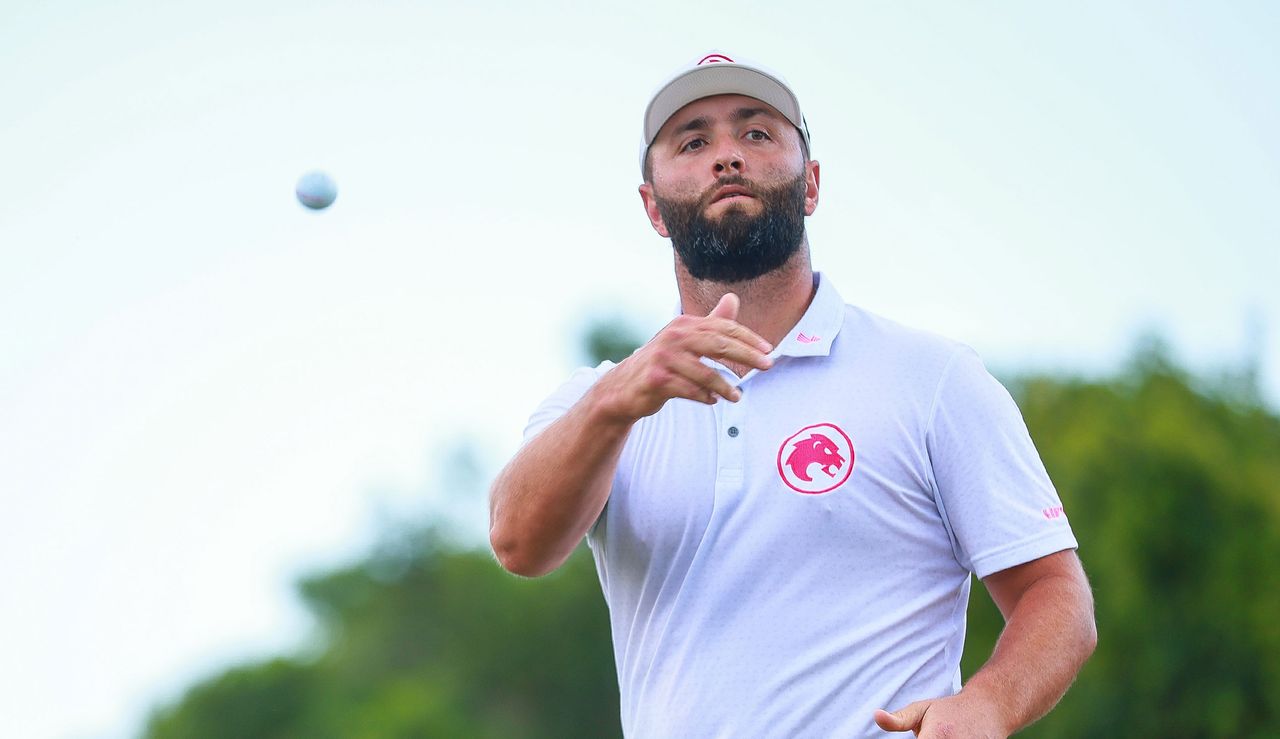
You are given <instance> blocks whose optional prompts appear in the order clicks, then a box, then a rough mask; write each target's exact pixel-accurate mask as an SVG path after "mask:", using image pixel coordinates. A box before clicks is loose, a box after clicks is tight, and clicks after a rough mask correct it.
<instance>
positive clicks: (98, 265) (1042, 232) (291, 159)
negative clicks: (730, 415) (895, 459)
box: [0, 0, 1280, 739]
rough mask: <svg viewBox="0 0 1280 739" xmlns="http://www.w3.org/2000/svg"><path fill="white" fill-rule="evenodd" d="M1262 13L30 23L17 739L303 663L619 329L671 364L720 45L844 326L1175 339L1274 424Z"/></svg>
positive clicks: (1276, 392) (1269, 98) (4, 219)
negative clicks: (319, 574)
mask: <svg viewBox="0 0 1280 739" xmlns="http://www.w3.org/2000/svg"><path fill="white" fill-rule="evenodd" d="M1277 7H1278V6H1276V5H1275V4H1271V3H1265V2H1233V3H1220V2H1209V1H1208V0H1205V1H1202V2H1187V3H1177V4H1174V3H1165V2H1131V3H1113V2H1099V1H1087V2H1075V3H997V2H973V3H963V4H961V3H946V2H929V3H926V2H838V3H837V2H832V3H809V4H805V5H803V6H791V7H787V8H784V6H782V5H781V4H778V3H753V2H744V3H737V4H734V5H732V6H724V5H714V6H712V5H707V6H702V5H692V4H686V3H679V2H657V3H649V4H645V3H623V4H619V5H618V6H617V7H616V8H615V7H610V6H609V5H608V4H605V3H600V4H587V3H581V2H577V3H575V2H562V3H519V4H517V3H497V2H491V3H475V4H472V5H469V6H468V7H466V8H455V9H447V10H446V9H441V8H439V7H437V5H436V4H431V3H409V2H382V3H368V2H366V3H357V2H327V3H324V2H305V3H304V2H280V3H260V2H221V3H214V4H206V5H200V6H192V5H190V4H186V3H172V2H170V3H161V2H137V1H136V2H113V3H88V2H70V3H61V4H57V3H37V2H33V1H29V0H26V1H23V0H18V1H14V0H10V1H9V2H6V3H5V4H4V5H3V7H2V8H0V576H2V577H3V591H2V592H3V598H4V601H3V607H2V608H0V654H3V655H4V659H3V660H0V736H22V737H33V738H35V739H40V738H42V737H55V738H63V737H76V738H80V737H125V736H131V735H133V734H134V733H136V731H137V730H138V728H139V726H140V722H141V720H142V718H143V717H144V716H145V714H146V711H147V710H148V709H149V708H150V707H151V706H153V705H154V704H155V703H156V702H157V701H159V700H164V699H168V698H172V697H174V696H176V695H179V694H180V693H181V691H182V690H183V689H184V688H185V687H186V686H188V685H190V684H191V682H192V681H193V680H194V679H197V678H198V677H200V676H203V675H208V674H212V673H214V672H216V671H217V670H219V669H220V668H221V667H224V666H226V665H228V664H231V663H232V662H235V661H238V660H243V659H250V658H258V657H264V656H269V655H273V654H278V653H284V652H287V651H289V650H290V649H292V648H294V647H295V646H296V645H298V644H299V643H300V642H301V641H302V640H303V639H304V638H305V637H306V635H307V633H308V628H309V622H308V620H307V618H306V614H305V612H304V611H303V610H302V609H301V608H300V606H299V605H298V604H297V601H296V600H295V599H294V597H293V595H292V584H293V582H294V581H295V580H296V579H297V577H298V576H299V575H300V574H302V573H306V572H312V571H316V570H317V569H323V568H324V567H327V566H332V565H334V564H337V563H342V562H345V561H350V560H351V559H352V558H354V557H356V556H358V555H359V554H360V552H362V551H364V550H365V548H366V547H367V546H368V545H369V544H370V541H371V540H372V537H373V536H374V531H375V530H376V524H377V521H378V520H379V517H384V518H385V517H390V518H392V519H394V518H396V517H408V516H412V515H416V514H420V513H421V512H423V511H430V510H437V509H439V507H440V506H442V505H444V504H445V501H443V500H442V499H437V498H435V497H433V495H435V493H434V491H435V490H436V489H437V488H438V486H437V485H435V481H437V480H438V479H440V478H441V477H442V476H446V475H447V472H448V471H447V470H442V469H440V468H441V466H442V461H441V460H442V459H443V458H444V457H443V456H442V453H441V450H442V449H444V448H447V447H449V446H450V445H451V444H454V443H457V440H458V439H468V440H474V441H476V442H477V443H478V444H479V445H480V448H481V450H482V452H483V454H485V455H487V460H486V462H487V463H488V464H489V465H491V466H496V465H498V464H501V462H502V461H503V460H504V459H505V458H506V457H507V456H508V455H509V454H510V453H511V452H512V451H513V450H514V448H515V447H516V445H517V443H518V440H519V435H520V430H521V428H522V427H523V425H524V421H525V418H526V417H527V415H528V413H529V412H530V411H531V410H532V408H533V407H534V406H535V404H536V403H537V402H538V401H539V400H540V399H541V398H542V397H543V396H544V395H545V394H547V393H548V392H549V391H550V390H551V389H552V388H553V387H554V386H555V385H556V384H557V383H558V382H559V381H560V380H562V379H563V378H564V377H565V376H566V374H567V372H568V371H569V370H570V369H571V366H570V362H571V361H572V357H573V356H574V351H575V346H576V339H577V335H576V331H577V330H578V329H579V328H581V327H582V326H584V325H586V324H587V323H588V322H589V320H590V319H591V317H592V316H593V315H602V314H612V313H615V312H616V313H622V314H625V315H630V316H633V317H634V320H635V322H636V323H637V325H639V326H641V327H642V328H644V329H645V330H646V331H649V332H652V331H654V330H656V329H657V328H659V327H660V326H661V325H662V324H663V323H664V322H665V321H666V320H667V318H668V316H669V314H670V312H671V310H672V308H673V307H674V305H675V291H674V283H673V279H672V274H671V252H670V248H669V246H668V244H667V242H665V241H664V240H662V239H660V238H658V237H657V236H656V235H654V234H653V232H652V231H651V230H650V228H649V226H648V224H647V221H646V220H645V218H644V215H643V212H642V210H641V208H640V200H639V197H638V196H637V195H636V186H637V184H638V183H639V172H638V164H637V150H638V149H637V147H638V144H639V135H640V134H639V131H640V116H641V113H642V111H643V108H644V105H645V103H646V102H647V99H648V95H649V93H650V92H651V91H652V90H653V89H654V88H655V87H656V85H657V84H658V83H659V82H661V80H662V79H663V78H664V77H665V76H666V75H667V74H668V73H670V72H671V71H672V70H674V69H675V68H676V67H678V66H679V65H681V64H682V63H684V62H686V61H688V60H690V59H692V58H695V57H698V56H701V55H702V54H703V53H705V52H706V51H708V50H711V49H719V50H721V51H724V52H727V53H728V54H730V55H731V56H732V55H741V56H745V57H748V58H752V59H756V60H758V61H761V62H764V63H765V64H767V65H769V66H771V67H773V68H775V69H777V70H779V71H780V72H782V73H783V74H784V75H785V76H786V77H787V78H788V79H789V80H790V82H791V83H792V85H793V87H794V88H795V90H796V92H797V93H798V95H799V97H800V100H801V104H802V106H803V107H804V112H805V115H806V117H807V119H808V121H809V124H810V129H811V131H812V133H813V145H814V147H813V154H814V156H815V158H817V159H818V160H819V161H820V162H821V163H822V193H821V203H820V205H819V208H818V211H817V213H816V214H815V215H814V216H813V217H812V218H811V219H810V220H809V224H808V226H809V233H810V242H811V244H812V247H813V257H814V263H815V265H816V266H817V267H818V268H819V269H821V270H823V272H824V273H825V274H826V275H827V276H828V277H829V278H830V279H831V280H832V281H833V282H834V284H835V285H836V286H837V287H838V288H839V290H840V292H841V293H842V295H843V296H844V297H845V299H846V300H848V301H850V302H853V303H857V304H859V305H862V306H863V307H866V308H868V309H870V310H873V311H875V312H878V313H881V314H883V315H886V316H888V317H890V318H894V319H896V320H898V321H901V322H903V323H907V324H909V325H913V326H917V327H920V328H925V329H929V330H932V331H936V332H938V333H941V334H944V335H947V336H950V337H952V338H955V339H959V340H961V341H964V342H967V343H969V344H971V345H973V346H974V347H975V348H977V349H978V351H979V352H980V353H981V354H982V355H983V356H984V357H985V358H986V359H987V361H988V364H989V365H990V366H992V367H993V368H995V369H997V370H1000V371H1004V372H1007V371H1010V370H1017V369H1024V368H1027V369H1062V370H1072V371H1084V372H1090V373H1098V372H1106V371H1108V370H1110V369H1113V368H1115V367H1116V366H1118V364H1119V363H1120V362H1121V361H1122V360H1123V358H1124V357H1125V355H1126V353H1127V352H1128V349H1129V348H1130V346H1131V345H1132V342H1133V340H1134V337H1135V336H1136V335H1138V334H1139V333H1141V332H1142V331H1144V330H1146V329H1148V328H1154V329H1157V330H1160V331H1162V332H1163V333H1164V334H1165V335H1166V336H1167V337H1168V338H1169V339H1170V341H1171V343H1172V344H1173V346H1174V347H1175V349H1176V350H1177V352H1178V354H1179V356H1181V357H1182V358H1183V359H1184V360H1185V361H1186V362H1188V363H1189V364H1190V366H1192V367H1193V368H1195V369H1197V370H1201V371H1208V372H1212V371H1215V370H1217V369H1221V368H1223V367H1230V366H1235V365H1239V364H1240V363H1241V362H1242V361H1244V359H1245V358H1246V357H1248V356H1251V355H1252V356H1256V357H1257V358H1258V359H1259V360H1260V362H1261V367H1262V370H1263V373H1264V374H1263V378H1264V383H1265V390H1266V392H1267V395H1268V397H1269V398H1270V399H1271V401H1272V402H1273V403H1274V402H1275V401H1276V399H1277V398H1280V342H1278V341H1276V339H1275V335H1276V329H1277V327H1278V326H1280V291H1277V290H1276V288H1275V285H1276V283H1277V278H1280V207H1277V203H1280V134H1278V133H1277V132H1278V131H1280V94H1277V93H1278V92H1280V90H1278V89H1277V88H1278V84H1277V83H1278V79H1280V74H1278V70H1280V48H1278V47H1277V44H1276V43H1275V40H1276V39H1277V38H1280V10H1277ZM313 169H322V170H325V171H327V172H329V173H330V174H331V175H332V176H333V177H334V179H335V180H336V181H337V184H338V188H339V195H338V200H337V202H336V204H335V205H334V206H333V207H332V208H331V209H329V210H328V211H325V212H322V213H312V212H308V211H305V210H304V209H303V208H301V207H300V206H299V205H298V204H297V203H296V202H295V201H294V199H293V193H292V188H293V184H294V182H295V180H296V179H297V178H298V177H299V176H300V175H301V174H303V173H304V172H307V171H310V170H313ZM453 505H454V508H455V514H456V515H455V516H454V520H455V526H456V529H457V532H458V535H459V536H461V537H463V538H470V539H472V540H475V541H482V537H483V532H484V530H485V525H486V522H485V520H484V503H483V501H482V500H479V499H477V500H471V501H463V502H462V503H461V504H458V502H457V501H454V503H453ZM468 511H469V512H470V513H468ZM468 516H469V517H468Z"/></svg>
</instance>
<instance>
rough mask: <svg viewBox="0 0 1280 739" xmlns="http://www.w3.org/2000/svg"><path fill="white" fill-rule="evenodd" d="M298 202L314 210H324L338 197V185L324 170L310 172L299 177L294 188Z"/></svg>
mask: <svg viewBox="0 0 1280 739" xmlns="http://www.w3.org/2000/svg"><path fill="white" fill-rule="evenodd" d="M294 192H295V193H297V195H298V202H299V203H302V204H303V205H305V206H307V207H308V208H310V209H312V210H324V209H325V208H328V207H329V206H330V205H333V201H334V199H335V198H337V197H338V186H337V185H336V184H335V183H334V181H333V178H332V177H330V176H329V175H327V174H325V173H324V172H308V173H306V174H304V175H302V177H300V178H298V185H297V187H295V188H294Z"/></svg>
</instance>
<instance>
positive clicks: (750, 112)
mask: <svg viewBox="0 0 1280 739" xmlns="http://www.w3.org/2000/svg"><path fill="white" fill-rule="evenodd" d="M758 115H763V116H766V117H769V118H772V117H774V116H773V113H772V112H770V111H769V109H768V108H738V109H737V110H735V111H733V112H732V113H730V114H729V120H730V121H731V122H733V123H737V122H738V121H745V120H746V119H748V118H754V117H756V116H758Z"/></svg>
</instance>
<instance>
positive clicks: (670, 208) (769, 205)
mask: <svg viewBox="0 0 1280 739" xmlns="http://www.w3.org/2000/svg"><path fill="white" fill-rule="evenodd" d="M727 185H739V186H741V187H745V188H747V189H749V190H750V191H751V194H752V195H754V196H755V197H757V198H759V200H760V203H761V205H762V206H764V207H763V209H762V210H761V211H760V214H759V215H757V216H749V215H747V214H746V213H743V212H742V210H741V209H740V208H736V207H734V208H730V209H729V210H727V211H725V212H724V213H723V214H722V215H721V216H720V220H719V221H712V220H710V219H708V218H707V217H706V215H704V210H705V209H706V207H707V205H709V204H710V198H712V197H714V195H713V194H714V193H715V192H716V191H718V190H719V189H720V188H722V187H725V186H727ZM805 191H806V182H805V177H804V175H803V174H801V175H799V176H798V177H796V178H795V179H794V180H791V181H789V182H784V183H782V184H781V185H776V186H774V187H771V188H761V187H758V186H756V185H755V184H754V183H752V182H750V181H749V180H747V179H746V178H744V177H741V176H730V177H725V178H722V179H720V180H719V181H717V182H716V184H715V185H714V186H713V187H712V188H711V189H710V190H709V191H708V192H707V194H706V195H704V196H703V197H700V198H696V199H692V200H675V199H672V200H668V199H666V198H660V197H658V196H657V195H656V194H655V195H654V196H653V197H654V200H655V201H656V202H657V204H658V212H659V213H660V214H661V215H662V222H663V223H665V224H666V226H667V233H669V234H670V235H671V245H672V246H673V247H675V250H676V253H677V254H679V255H680V261H681V262H683V263H684V266H685V268H686V269H688V270H689V274H690V275H692V276H693V278H694V279H696V280H709V281H711V282H742V281H744V280H753V279H755V278H757V277H759V276H760V275H763V274H767V273H769V272H772V271H774V270H775V269H778V268H779V267H781V266H782V265H784V264H786V263H787V260H788V259H790V258H791V255H793V254H795V253H796V251H797V250H798V249H799V248H800V244H801V243H802V242H803V241H804V196H805Z"/></svg>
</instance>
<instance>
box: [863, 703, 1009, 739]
mask: <svg viewBox="0 0 1280 739" xmlns="http://www.w3.org/2000/svg"><path fill="white" fill-rule="evenodd" d="M994 709H995V707H994V706H993V705H991V704H990V703H988V702H986V701H983V700H981V699H978V698H976V697H971V696H967V695H965V694H964V693H959V694H957V695H953V696H949V697H946V698H934V699H932V700H924V701H916V702H915V703H912V704H910V705H908V706H906V707H905V708H900V709H898V710H897V711H894V712H893V713H889V712H888V711H883V710H877V711H876V713H875V719H876V725H878V726H879V727H880V728H882V729H884V730H885V731H913V732H915V734H916V736H918V737H920V739H1006V737H1008V736H1009V734H1008V732H1007V731H1006V730H1005V729H1004V727H1003V726H1001V725H1000V721H999V717H998V716H996V715H995V710H994Z"/></svg>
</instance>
